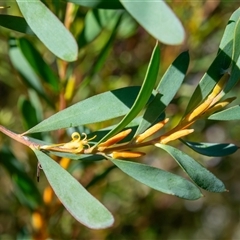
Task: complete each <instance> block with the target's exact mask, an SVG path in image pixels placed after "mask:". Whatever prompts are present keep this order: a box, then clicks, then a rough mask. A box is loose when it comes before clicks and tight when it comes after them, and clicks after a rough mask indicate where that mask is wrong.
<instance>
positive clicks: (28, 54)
mask: <svg viewBox="0 0 240 240" xmlns="http://www.w3.org/2000/svg"><path fill="white" fill-rule="evenodd" d="M18 43H19V47H20V49H21V51H22V53H23V54H24V56H25V58H26V59H27V61H28V62H29V64H30V65H31V66H32V68H33V69H34V71H35V73H36V74H37V75H38V76H40V77H41V79H42V80H43V81H45V82H46V83H47V84H48V86H49V87H50V88H51V89H52V90H53V91H55V92H58V91H59V80H58V77H57V75H56V74H55V73H54V72H53V71H52V69H51V68H50V67H49V65H48V64H47V63H46V62H45V60H44V59H43V58H42V56H41V54H40V53H39V52H38V51H37V49H36V48H35V47H34V46H33V45H32V44H31V42H30V41H28V40H27V39H25V38H20V39H19V40H18Z"/></svg>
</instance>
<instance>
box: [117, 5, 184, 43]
mask: <svg viewBox="0 0 240 240" xmlns="http://www.w3.org/2000/svg"><path fill="white" fill-rule="evenodd" d="M120 2H121V3H122V5H123V6H124V8H125V9H126V10H127V11H128V12H129V13H130V14H131V15H132V17H133V18H135V19H136V20H137V22H138V23H139V24H140V25H141V26H142V27H143V28H145V30H146V31H147V32H149V33H150V34H151V35H152V36H153V37H154V38H156V39H158V40H159V41H161V42H163V43H165V44H170V45H176V44H181V43H182V42H183V41H184V37H185V33H184V29H183V27H182V24H181V22H180V21H179V20H178V18H177V17H176V16H175V14H174V13H173V12H172V10H171V9H170V8H169V7H168V5H167V4H166V3H165V2H164V1H147V0H144V1H137V0H135V1H128V0H120Z"/></svg>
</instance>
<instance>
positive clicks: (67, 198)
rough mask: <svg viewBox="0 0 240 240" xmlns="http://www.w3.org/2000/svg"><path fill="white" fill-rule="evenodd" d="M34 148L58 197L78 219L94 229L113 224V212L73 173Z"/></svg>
mask: <svg viewBox="0 0 240 240" xmlns="http://www.w3.org/2000/svg"><path fill="white" fill-rule="evenodd" d="M33 150H34V152H35V154H36V156H37V158H38V161H39V162H40V164H41V167H42V169H43V171H44V173H45V174H46V177H47V179H48V181H49V183H50V185H51V186H52V188H53V190H54V192H55V193H56V195H57V197H58V198H59V200H60V201H61V202H62V204H63V205H64V206H65V208H66V209H67V210H68V211H69V212H70V213H71V215H72V216H73V217H74V218H75V219H76V220H77V221H79V222H81V223H82V224H84V225H85V226H87V227H89V228H93V229H102V228H107V227H110V226H111V225H112V224H113V222H114V219H113V216H112V214H111V213H110V212H109V211H108V210H107V209H106V208H105V207H104V206H103V205H102V204H101V203H100V202H99V201H98V200H97V199H96V198H94V197H93V196H92V195H91V194H90V193H89V192H88V191H87V190H86V189H85V188H84V187H83V186H82V185H81V184H80V183H79V182H78V181H77V180H76V179H75V178H74V177H73V176H72V175H71V174H69V173H68V172H67V171H66V170H64V169H63V168H62V167H61V166H60V165H59V164H58V163H56V162H55V161H54V160H53V159H51V158H50V157H48V156H47V155H46V154H44V153H42V152H41V151H39V150H37V149H33Z"/></svg>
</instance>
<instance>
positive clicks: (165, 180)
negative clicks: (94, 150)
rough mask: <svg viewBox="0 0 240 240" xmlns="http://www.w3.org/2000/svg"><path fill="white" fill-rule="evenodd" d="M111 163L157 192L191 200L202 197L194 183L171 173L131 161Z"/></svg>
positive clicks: (114, 161) (115, 160)
mask: <svg viewBox="0 0 240 240" xmlns="http://www.w3.org/2000/svg"><path fill="white" fill-rule="evenodd" d="M111 161H112V162H113V163H114V164H115V165H116V166H117V167H118V168H120V169H121V170H122V171H123V172H125V173H126V174H128V175H129V176H131V177H132V178H134V179H136V180H137V181H139V182H141V183H143V184H145V185H147V186H149V187H151V188H153V189H155V190H157V191H161V192H163V193H167V194H171V195H174V196H177V197H181V198H185V199H189V200H195V199H198V198H200V197H202V194H201V192H200V190H199V189H198V188H197V187H196V186H195V185H194V184H193V183H191V182H189V181H188V180H187V179H185V178H182V177H180V176H177V175H175V174H172V173H170V172H166V171H164V170H161V169H158V168H155V167H151V166H148V165H145V164H140V163H135V162H130V161H123V160H118V159H111Z"/></svg>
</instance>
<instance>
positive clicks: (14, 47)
mask: <svg viewBox="0 0 240 240" xmlns="http://www.w3.org/2000/svg"><path fill="white" fill-rule="evenodd" d="M9 46H10V49H9V56H10V60H11V62H12V64H13V66H14V68H15V69H16V70H17V71H18V72H19V73H20V75H21V77H22V79H23V80H24V82H25V83H26V84H27V85H28V86H30V87H31V88H32V89H34V90H35V91H36V92H37V93H38V94H39V95H40V96H41V97H43V99H44V100H46V101H47V102H48V103H49V104H50V105H52V102H51V101H50V100H49V98H48V96H47V94H46V93H45V91H44V89H43V87H42V84H41V81H40V79H39V78H38V76H37V75H36V73H35V72H34V71H33V69H32V67H31V65H30V63H29V62H28V61H27V59H26V58H25V56H24V55H23V53H22V51H21V49H20V48H19V46H18V41H17V40H16V39H15V38H11V39H10V40H9Z"/></svg>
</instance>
